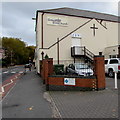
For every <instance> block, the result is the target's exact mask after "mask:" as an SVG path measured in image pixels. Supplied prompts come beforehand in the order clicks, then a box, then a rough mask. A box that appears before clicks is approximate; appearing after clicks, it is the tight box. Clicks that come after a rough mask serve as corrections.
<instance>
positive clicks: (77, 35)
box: [71, 33, 81, 39]
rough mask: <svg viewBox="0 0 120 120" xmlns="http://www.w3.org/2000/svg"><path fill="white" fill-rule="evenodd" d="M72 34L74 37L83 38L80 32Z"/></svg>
mask: <svg viewBox="0 0 120 120" xmlns="http://www.w3.org/2000/svg"><path fill="white" fill-rule="evenodd" d="M71 36H72V38H79V39H80V38H81V35H80V34H79V33H72V34H71Z"/></svg>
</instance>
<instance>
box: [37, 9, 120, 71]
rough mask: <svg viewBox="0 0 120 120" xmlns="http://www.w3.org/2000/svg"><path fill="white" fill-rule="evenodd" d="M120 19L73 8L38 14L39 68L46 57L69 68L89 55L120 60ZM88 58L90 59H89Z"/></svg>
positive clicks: (44, 11) (50, 10)
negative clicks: (119, 38) (119, 58)
mask: <svg viewBox="0 0 120 120" xmlns="http://www.w3.org/2000/svg"><path fill="white" fill-rule="evenodd" d="M118 24H120V21H118V17H117V16H114V15H109V14H103V13H97V12H92V11H85V10H79V9H72V8H58V9H49V10H38V11H37V12H36V27H35V30H36V53H35V54H36V64H35V65H36V68H37V72H38V73H40V60H42V59H43V58H44V57H45V55H48V56H49V58H53V60H54V64H64V65H68V64H69V63H70V62H72V61H73V62H75V61H77V62H78V61H79V60H80V59H81V58H82V57H86V58H89V59H91V58H90V55H93V54H94V55H99V54H102V55H105V58H110V57H118V56H119V57H120V41H119V40H118ZM87 55H88V56H87Z"/></svg>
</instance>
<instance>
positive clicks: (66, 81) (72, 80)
mask: <svg viewBox="0 0 120 120" xmlns="http://www.w3.org/2000/svg"><path fill="white" fill-rule="evenodd" d="M64 85H75V78H64Z"/></svg>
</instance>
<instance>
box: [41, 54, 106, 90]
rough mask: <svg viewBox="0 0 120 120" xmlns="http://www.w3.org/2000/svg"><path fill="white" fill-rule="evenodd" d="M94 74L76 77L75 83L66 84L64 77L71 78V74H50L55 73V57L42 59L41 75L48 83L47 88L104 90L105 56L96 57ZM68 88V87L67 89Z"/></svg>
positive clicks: (44, 81)
mask: <svg viewBox="0 0 120 120" xmlns="http://www.w3.org/2000/svg"><path fill="white" fill-rule="evenodd" d="M94 72H95V73H94V74H95V76H93V77H79V76H77V77H74V78H75V85H65V84H64V78H65V77H66V78H69V77H70V76H62V75H61V76H50V75H52V74H53V59H45V60H43V61H42V71H41V76H42V78H43V83H45V84H46V89H47V90H52V89H53V88H59V90H62V89H61V88H64V90H68V89H71V88H73V89H78V90H82V89H84V90H88V89H89V90H92V89H97V90H102V89H105V85H106V84H105V68H104V56H95V57H94ZM67 88H68V89H67Z"/></svg>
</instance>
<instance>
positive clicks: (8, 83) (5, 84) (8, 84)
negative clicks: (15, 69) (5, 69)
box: [2, 79, 13, 87]
mask: <svg viewBox="0 0 120 120" xmlns="http://www.w3.org/2000/svg"><path fill="white" fill-rule="evenodd" d="M10 81H11V82H9V83H7V84H5V85H3V86H2V87H6V86H8V85H10V84H12V83H13V80H12V79H11V80H10Z"/></svg>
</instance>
